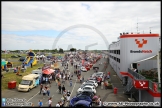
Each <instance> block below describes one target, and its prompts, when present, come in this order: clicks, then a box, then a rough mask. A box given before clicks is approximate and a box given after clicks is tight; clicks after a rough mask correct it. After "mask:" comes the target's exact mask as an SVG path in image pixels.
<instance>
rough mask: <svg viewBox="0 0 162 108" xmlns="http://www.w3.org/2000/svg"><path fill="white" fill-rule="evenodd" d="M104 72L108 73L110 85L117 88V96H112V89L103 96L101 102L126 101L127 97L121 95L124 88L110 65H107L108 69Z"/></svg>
mask: <svg viewBox="0 0 162 108" xmlns="http://www.w3.org/2000/svg"><path fill="white" fill-rule="evenodd" d="M106 72H110V78H111V83H112V85H113V88H114V87H116V88H117V94H114V91H113V89H111V90H112V91H111V92H110V90H109V91H108V92H107V93H106V94H105V96H104V97H103V99H102V101H103V102H122V101H128V96H127V95H125V94H123V91H124V86H123V85H122V81H121V80H120V78H119V77H118V75H117V74H116V72H115V71H114V70H113V69H112V67H111V65H110V64H108V68H107V69H106Z"/></svg>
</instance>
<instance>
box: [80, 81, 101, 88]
mask: <svg viewBox="0 0 162 108" xmlns="http://www.w3.org/2000/svg"><path fill="white" fill-rule="evenodd" d="M87 82H89V83H93V84H94V85H95V86H96V87H98V84H97V81H96V80H87V81H86V82H83V84H85V83H87Z"/></svg>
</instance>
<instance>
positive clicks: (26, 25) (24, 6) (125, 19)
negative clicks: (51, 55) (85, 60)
mask: <svg viewBox="0 0 162 108" xmlns="http://www.w3.org/2000/svg"><path fill="white" fill-rule="evenodd" d="M83 3H84V4H86V5H87V6H89V8H88V9H87V7H86V6H83V5H82V4H83ZM137 19H138V27H139V31H140V32H143V31H144V32H145V33H149V28H150V27H152V28H151V30H152V32H154V33H159V34H160V2H4V1H3V2H2V30H6V31H15V30H16V31H19V30H20V31H21V30H23V31H26V30H57V31H60V32H61V31H62V30H64V29H66V28H68V27H70V26H73V25H77V24H85V25H89V26H92V27H94V28H96V29H97V30H99V31H100V32H101V33H102V34H103V35H104V36H105V37H106V38H107V40H108V42H109V44H110V43H111V42H112V41H116V40H117V37H118V36H119V33H121V32H126V31H128V32H131V31H133V32H136V31H137V29H136V26H137ZM68 33H69V34H68ZM68 33H65V34H64V35H67V36H62V38H61V42H62V43H58V44H60V45H59V46H60V47H61V44H62V47H63V48H64V49H66V48H67V45H69V44H70V42H71V41H72V42H73V46H76V47H78V49H79V48H84V47H85V45H88V44H93V43H96V42H98V43H99V45H96V46H94V47H95V48H96V49H101V47H102V48H104V45H105V44H104V41H103V39H102V38H101V36H99V34H97V33H96V32H95V31H93V30H91V29H88V28H84V27H83V28H82V27H78V28H76V29H74V28H73V29H71V30H69V31H68ZM70 33H71V35H70ZM160 35H161V34H160ZM7 37H9V38H7ZM63 37H64V38H63ZM17 38H18V39H19V40H17ZM29 38H30V36H29V37H27V39H29ZM84 38H86V39H87V40H85V39H84ZM24 39H26V38H25V37H20V36H15V35H4V34H2V49H7V48H9V49H22V48H25V49H28V48H31V47H33V48H35V49H39V48H40V49H42V48H45V49H47V48H49V49H50V48H51V46H52V45H53V42H54V38H49V37H41V39H40V37H39V36H31V39H30V40H31V41H29V42H30V44H29V43H26V40H24ZM79 39H80V40H79ZM37 40H39V42H38V41H37ZM12 41H13V42H14V43H13V45H10V46H9V45H8V42H12ZM47 42H48V43H47ZM17 43H21V45H20V44H17ZM100 43H102V44H103V45H102V46H100Z"/></svg>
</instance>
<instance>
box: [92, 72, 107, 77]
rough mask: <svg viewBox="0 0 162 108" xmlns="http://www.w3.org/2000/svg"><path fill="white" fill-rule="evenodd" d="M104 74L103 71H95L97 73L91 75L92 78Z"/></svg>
mask: <svg viewBox="0 0 162 108" xmlns="http://www.w3.org/2000/svg"><path fill="white" fill-rule="evenodd" d="M103 76H104V73H103V72H97V73H94V74H93V75H92V78H94V77H101V78H102V77H103Z"/></svg>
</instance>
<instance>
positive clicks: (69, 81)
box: [69, 79, 72, 87]
mask: <svg viewBox="0 0 162 108" xmlns="http://www.w3.org/2000/svg"><path fill="white" fill-rule="evenodd" d="M69 82H70V87H72V79H70V80H69Z"/></svg>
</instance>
